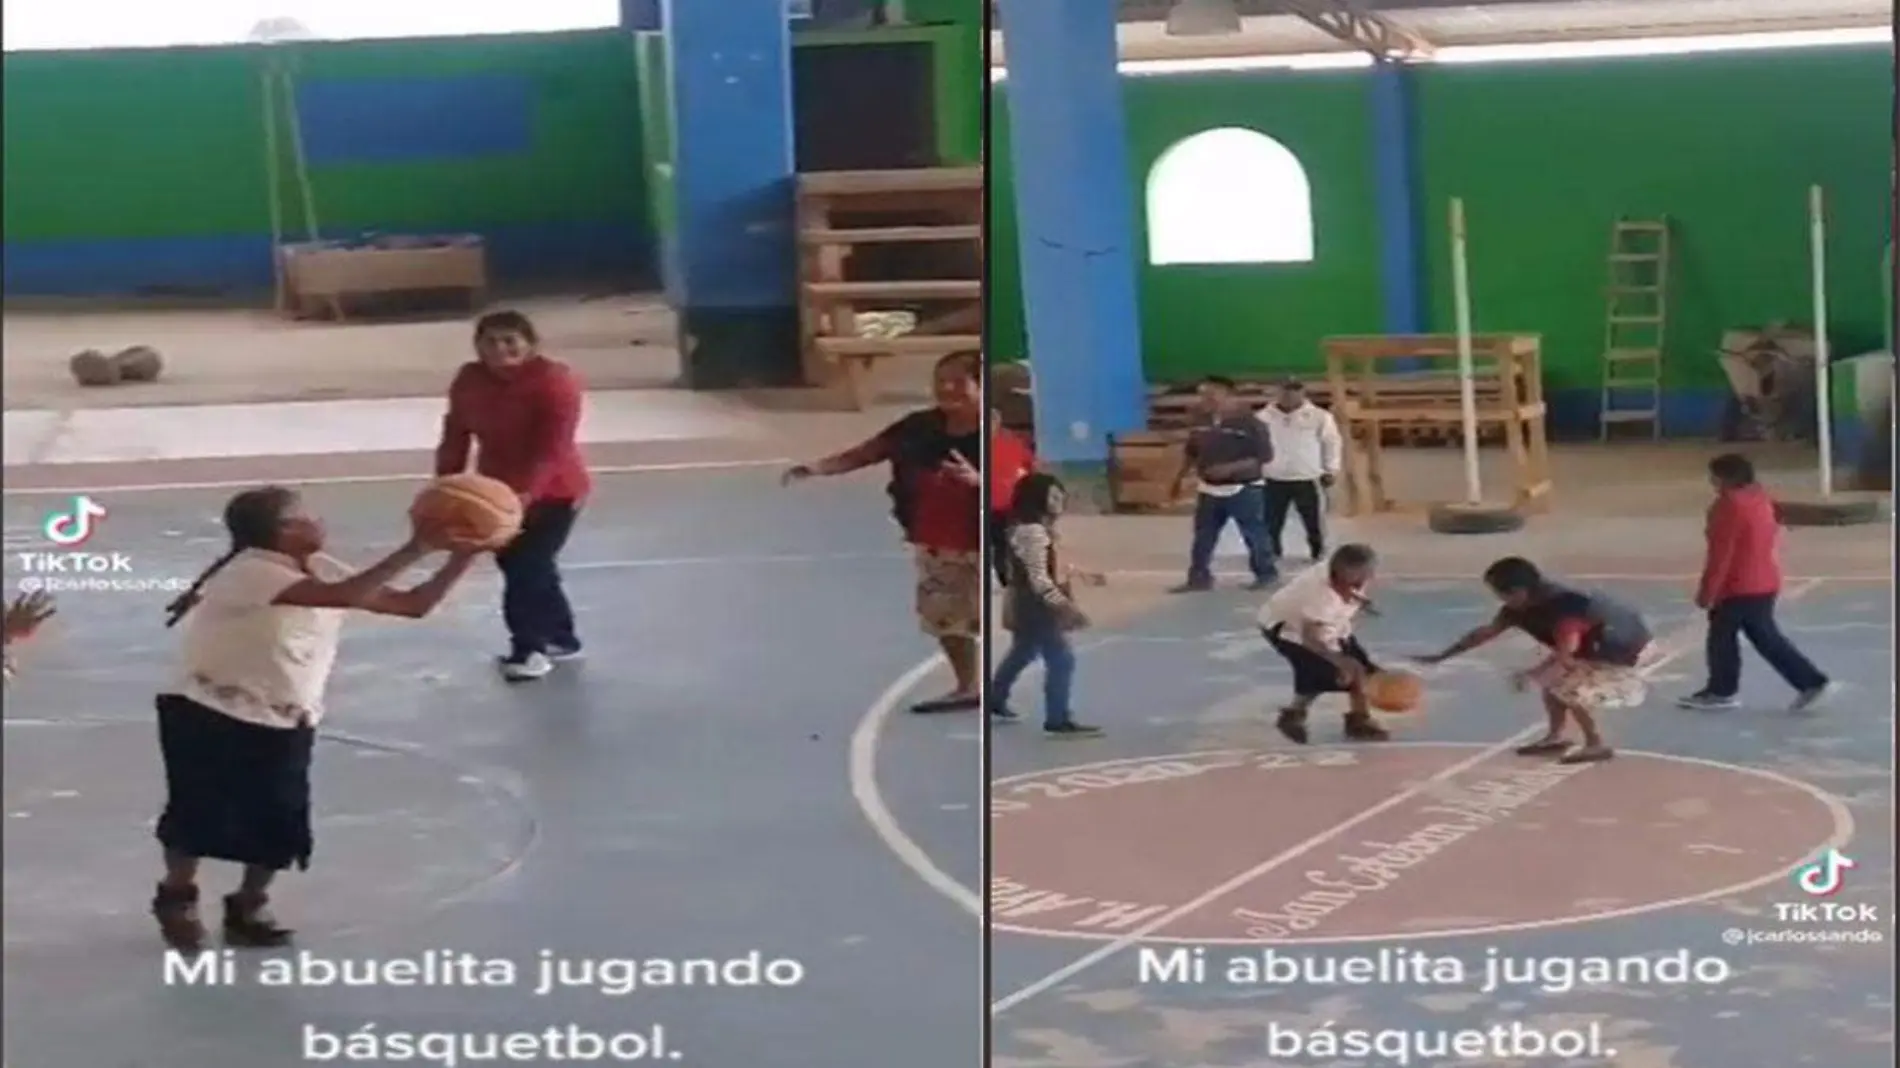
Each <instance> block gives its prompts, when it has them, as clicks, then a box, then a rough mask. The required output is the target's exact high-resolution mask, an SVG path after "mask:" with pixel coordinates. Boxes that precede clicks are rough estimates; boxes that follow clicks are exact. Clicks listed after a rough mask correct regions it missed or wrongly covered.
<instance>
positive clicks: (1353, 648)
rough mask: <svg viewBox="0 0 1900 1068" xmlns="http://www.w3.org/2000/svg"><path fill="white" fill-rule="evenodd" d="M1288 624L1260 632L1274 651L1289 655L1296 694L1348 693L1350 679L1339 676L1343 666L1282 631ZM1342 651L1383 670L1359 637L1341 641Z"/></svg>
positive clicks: (1367, 665)
mask: <svg viewBox="0 0 1900 1068" xmlns="http://www.w3.org/2000/svg"><path fill="white" fill-rule="evenodd" d="M1284 626H1285V624H1278V625H1275V626H1273V627H1271V628H1268V627H1262V628H1260V634H1261V636H1262V637H1264V638H1266V639H1267V644H1269V645H1271V646H1273V651H1274V652H1276V653H1279V654H1280V655H1281V656H1283V657H1285V658H1286V662H1287V666H1288V667H1291V668H1292V669H1293V693H1294V696H1296V697H1318V696H1319V695H1320V694H1326V693H1344V692H1346V690H1347V689H1348V687H1347V685H1346V680H1345V679H1342V678H1340V677H1339V669H1338V668H1337V667H1334V666H1333V664H1332V662H1331V661H1329V660H1327V659H1326V658H1325V657H1323V656H1321V655H1319V654H1318V653H1316V652H1314V651H1313V650H1311V649H1308V648H1307V647H1306V646H1305V645H1302V644H1301V643H1299V642H1297V641H1294V640H1293V639H1291V638H1289V637H1287V636H1286V635H1285V634H1284V633H1282V628H1283V627H1284ZM1339 651H1340V652H1342V653H1344V654H1346V656H1348V657H1350V658H1351V659H1353V660H1357V661H1358V662H1359V663H1360V664H1361V665H1362V666H1363V667H1364V668H1365V669H1366V671H1368V672H1373V671H1377V670H1379V669H1378V668H1377V667H1375V666H1374V665H1373V663H1372V657H1371V656H1370V655H1369V654H1368V653H1367V652H1366V647H1365V646H1363V645H1360V644H1359V639H1357V638H1347V639H1346V640H1345V641H1343V642H1341V643H1340V645H1339Z"/></svg>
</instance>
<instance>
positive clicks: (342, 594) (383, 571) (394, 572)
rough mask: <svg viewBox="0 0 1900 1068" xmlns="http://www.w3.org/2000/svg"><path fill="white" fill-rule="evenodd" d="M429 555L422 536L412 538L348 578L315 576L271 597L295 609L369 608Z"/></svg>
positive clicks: (298, 581)
mask: <svg viewBox="0 0 1900 1068" xmlns="http://www.w3.org/2000/svg"><path fill="white" fill-rule="evenodd" d="M426 555H428V549H427V548H426V547H425V546H424V545H423V544H422V542H421V541H420V540H419V539H415V538H411V539H410V540H409V541H408V542H407V543H406V544H404V545H403V547H402V548H400V549H397V550H396V551H395V552H393V553H390V554H389V555H388V556H385V557H383V558H382V559H381V560H378V561H377V562H375V563H374V564H371V565H370V566H368V567H366V568H364V569H363V570H361V571H358V572H357V573H356V574H354V575H351V576H349V577H348V578H344V579H339V580H337V581H334V582H331V581H326V580H324V579H320V578H318V577H316V576H314V575H312V576H310V577H308V578H303V579H299V580H297V581H296V582H293V583H291V584H290V585H289V586H286V587H285V588H284V589H283V591H282V592H281V593H279V594H278V595H277V596H276V597H274V598H272V599H271V603H272V604H274V605H283V606H286V607H294V608H358V609H368V608H369V607H370V602H371V601H373V600H374V599H375V598H376V597H377V596H378V595H379V594H381V593H382V592H383V587H385V586H388V585H389V584H390V582H392V581H394V580H395V579H396V577H397V576H399V575H401V574H402V573H403V572H405V571H407V570H409V569H410V568H411V567H413V566H415V564H416V561H418V560H421V559H422V558H423V557H424V556H426Z"/></svg>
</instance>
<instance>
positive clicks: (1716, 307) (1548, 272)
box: [1418, 49, 1893, 388]
mask: <svg viewBox="0 0 1900 1068" xmlns="http://www.w3.org/2000/svg"><path fill="white" fill-rule="evenodd" d="M1418 104H1419V112H1420V122H1421V125H1422V126H1423V128H1424V129H1426V130H1427V131H1430V132H1429V133H1428V134H1427V136H1426V138H1425V140H1424V159H1423V160H1422V167H1421V169H1422V170H1423V172H1424V176H1425V181H1424V186H1425V195H1426V197H1427V198H1428V203H1431V204H1433V205H1442V204H1443V203H1444V202H1445V200H1446V199H1447V198H1449V197H1451V196H1454V195H1455V196H1462V197H1464V198H1465V201H1466V205H1467V210H1468V211H1469V213H1470V227H1471V258H1472V283H1471V286H1472V307H1473V315H1474V319H1475V324H1476V326H1477V328H1478V329H1480V330H1535V331H1538V332H1541V333H1542V334H1543V335H1544V351H1545V354H1546V355H1545V359H1546V361H1547V363H1548V365H1549V368H1550V371H1549V376H1548V377H1549V380H1550V384H1551V386H1553V387H1554V388H1563V387H1567V386H1570V387H1575V386H1594V385H1596V383H1597V381H1598V379H1599V374H1598V370H1597V368H1598V363H1597V361H1598V359H1599V357H1600V356H1601V352H1602V348H1603V307H1602V301H1601V299H1600V298H1599V296H1598V295H1599V294H1600V293H1601V292H1602V287H1603V284H1604V273H1605V266H1604V256H1605V254H1606V252H1607V247H1606V246H1607V244H1608V235H1609V231H1610V225H1611V222H1612V221H1613V220H1614V219H1615V217H1616V216H1617V215H1618V214H1619V213H1621V214H1628V215H1633V216H1638V217H1653V216H1657V215H1664V214H1666V215H1668V216H1669V217H1670V219H1671V220H1672V223H1673V229H1672V236H1673V240H1674V243H1675V275H1674V278H1673V279H1672V283H1673V288H1672V290H1671V303H1672V307H1671V315H1672V320H1673V321H1672V323H1671V326H1670V337H1669V351H1668V357H1669V360H1668V363H1667V364H1666V365H1665V382H1666V384H1668V385H1674V386H1690V387H1693V386H1714V385H1719V384H1721V383H1722V382H1723V381H1724V379H1723V377H1722V373H1721V369H1720V367H1719V365H1718V364H1717V362H1716V358H1715V355H1714V351H1715V349H1716V347H1717V345H1718V344H1719V342H1720V338H1721V333H1722V331H1723V329H1725V328H1729V327H1736V326H1752V325H1761V324H1764V323H1767V322H1770V321H1774V320H1783V321H1787V322H1793V323H1809V322H1812V320H1813V315H1812V309H1813V282H1812V279H1811V275H1810V268H1809V264H1810V256H1809V236H1808V235H1809V228H1808V190H1809V187H1810V186H1813V185H1815V184H1819V185H1821V186H1823V187H1824V188H1825V189H1826V190H1827V195H1828V198H1829V201H1830V208H1829V212H1830V215H1831V218H1830V220H1829V234H1828V237H1829V240H1828V252H1829V256H1828V259H1829V264H1828V267H1829V270H1828V281H1829V300H1828V303H1829V317H1830V319H1831V321H1832V326H1833V331H1832V332H1833V333H1834V334H1835V335H1836V336H1837V339H1838V340H1837V345H1836V348H1837V351H1839V352H1841V353H1843V354H1849V353H1855V352H1862V351H1865V350H1867V349H1871V348H1874V347H1876V346H1878V344H1879V343H1880V335H1881V319H1882V314H1883V313H1882V301H1881V292H1880V285H1881V283H1880V257H1881V253H1882V249H1883V246H1884V244H1885V241H1886V238H1887V235H1888V234H1889V233H1890V232H1891V230H1890V226H1889V212H1890V208H1891V201H1890V199H1889V198H1890V197H1891V186H1890V180H1891V179H1890V175H1891V168H1892V152H1893V141H1892V136H1893V131H1892V125H1891V118H1892V114H1893V60H1892V55H1891V53H1890V52H1888V51H1886V50H1884V49H1872V50H1854V51H1851V52H1843V51H1834V50H1829V51H1821V50H1804V51H1798V52H1787V53H1782V54H1779V55H1763V54H1760V53H1755V54H1728V55H1707V56H1690V57H1674V58H1670V59H1666V60H1641V61H1636V60H1628V61H1623V62H1618V63H1605V64H1595V63H1592V64H1576V63H1551V64H1547V65H1543V66H1537V67H1519V66H1510V67H1502V66H1495V67H1494V66H1469V67H1450V66H1447V67H1438V68H1433V69H1432V70H1430V71H1429V72H1427V76H1426V77H1424V78H1421V79H1420V81H1419V96H1418ZM1513 159H1514V160H1515V161H1516V163H1515V165H1512V164H1511V163H1510V162H1509V161H1511V160H1513ZM1432 221H1433V222H1434V223H1436V224H1438V225H1435V226H1433V228H1432V229H1431V230H1430V237H1431V241H1430V242H1429V244H1428V249H1429V253H1428V255H1429V259H1428V262H1429V264H1430V266H1431V270H1430V277H1431V289H1432V295H1433V305H1432V307H1433V318H1434V321H1435V322H1437V323H1441V324H1443V323H1449V322H1450V321H1451V271H1450V267H1449V257H1450V252H1449V240H1448V238H1447V236H1446V228H1445V226H1444V225H1443V223H1442V216H1435V217H1434V218H1433V220H1432Z"/></svg>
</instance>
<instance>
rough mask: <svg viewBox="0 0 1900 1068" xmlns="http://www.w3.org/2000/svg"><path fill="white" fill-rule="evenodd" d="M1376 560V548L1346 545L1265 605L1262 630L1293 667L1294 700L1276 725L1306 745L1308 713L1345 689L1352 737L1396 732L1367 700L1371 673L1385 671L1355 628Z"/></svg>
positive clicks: (1369, 738) (1370, 738) (1368, 738)
mask: <svg viewBox="0 0 1900 1068" xmlns="http://www.w3.org/2000/svg"><path fill="white" fill-rule="evenodd" d="M1377 563H1378V558H1377V556H1376V555H1375V554H1374V553H1373V551H1372V548H1371V547H1370V546H1367V545H1342V546H1340V547H1339V548H1338V549H1336V550H1335V551H1334V552H1333V555H1332V556H1331V557H1329V558H1328V559H1327V561H1326V563H1325V564H1324V565H1321V566H1317V567H1309V568H1307V569H1306V570H1305V571H1302V572H1300V574H1299V575H1298V576H1296V577H1295V578H1294V579H1293V581H1291V582H1289V583H1287V584H1286V585H1285V586H1282V587H1281V588H1280V589H1279V590H1278V591H1276V592H1275V593H1274V594H1273V596H1271V597H1269V598H1267V603H1266V606H1265V607H1264V608H1262V609H1261V610H1260V633H1261V634H1262V635H1263V636H1264V637H1265V638H1266V639H1267V643H1268V644H1269V645H1272V646H1273V649H1274V651H1275V652H1277V653H1279V654H1280V655H1281V656H1282V657H1284V658H1285V659H1286V662H1287V664H1288V666H1290V667H1291V668H1292V669H1293V702H1292V703H1291V704H1289V705H1287V706H1286V707H1285V708H1282V709H1281V710H1280V716H1279V720H1278V722H1277V724H1276V726H1278V727H1279V729H1280V733H1281V734H1283V735H1285V736H1286V737H1287V739H1288V740H1289V741H1292V742H1294V743H1296V744H1298V745H1305V744H1306V743H1307V730H1306V715H1307V712H1308V710H1310V709H1311V708H1312V705H1313V702H1314V701H1315V700H1317V699H1318V698H1319V697H1320V696H1321V695H1323V694H1329V693H1343V694H1345V695H1346V698H1347V701H1348V702H1349V704H1348V707H1347V711H1346V737H1347V738H1348V739H1349V740H1352V741H1361V742H1382V741H1385V740H1386V739H1387V738H1389V737H1390V736H1391V735H1390V734H1389V733H1388V732H1387V731H1386V729H1385V728H1384V727H1383V726H1381V725H1380V724H1379V721H1378V720H1376V719H1375V718H1373V715H1372V707H1371V705H1370V704H1369V703H1368V701H1367V699H1366V679H1367V678H1369V677H1371V676H1372V675H1373V674H1375V673H1377V671H1378V670H1379V669H1378V668H1377V667H1375V666H1374V665H1373V663H1372V657H1371V655H1370V654H1368V653H1367V652H1366V649H1365V646H1363V645H1361V644H1359V639H1357V638H1355V637H1353V633H1352V630H1353V624H1354V622H1355V621H1356V620H1357V619H1358V616H1359V613H1360V611H1361V610H1363V609H1364V608H1365V607H1366V605H1367V604H1368V601H1367V598H1366V590H1367V588H1368V587H1369V586H1370V585H1371V584H1372V579H1373V575H1374V573H1375V571H1376V570H1377Z"/></svg>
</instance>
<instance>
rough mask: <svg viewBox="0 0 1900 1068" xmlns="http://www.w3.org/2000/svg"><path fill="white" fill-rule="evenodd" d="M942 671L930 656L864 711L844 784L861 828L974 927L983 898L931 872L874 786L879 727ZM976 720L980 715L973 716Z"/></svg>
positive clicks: (930, 863)
mask: <svg viewBox="0 0 1900 1068" xmlns="http://www.w3.org/2000/svg"><path fill="white" fill-rule="evenodd" d="M1115 640H1116V638H1115V636H1113V635H1103V636H1102V637H1099V638H1095V639H1093V640H1091V641H1087V642H1082V643H1080V644H1078V645H1077V646H1076V652H1078V653H1080V652H1086V651H1088V650H1090V649H1095V648H1099V647H1101V646H1104V645H1107V644H1109V643H1110V642H1113V641H1115ZM942 666H944V659H943V657H941V656H933V657H931V658H930V659H928V660H926V661H924V662H923V663H921V664H918V665H916V666H915V667H913V668H911V669H910V670H909V671H906V672H904V674H903V675H902V676H901V677H900V678H899V679H898V680H897V681H896V682H893V683H891V684H890V686H889V687H887V688H886V689H885V690H884V692H883V693H881V694H878V696H877V700H875V701H872V702H871V707H869V708H867V709H865V711H864V718H863V719H860V720H859V721H858V725H857V728H856V729H855V730H853V731H852V732H851V751H850V759H849V761H848V764H847V767H848V772H847V776H846V777H847V778H848V779H849V781H850V783H851V797H852V799H853V800H855V801H856V802H857V803H858V811H859V812H861V813H863V815H864V822H866V823H868V824H870V825H871V831H872V832H873V833H875V834H876V835H877V836H878V839H879V840H881V841H882V842H883V843H884V845H885V848H887V849H889V850H890V851H891V853H892V854H893V855H894V856H896V857H897V859H898V861H899V862H900V863H901V864H903V865H904V867H906V868H909V869H910V871H911V874H913V875H915V876H917V878H919V879H921V880H923V883H924V885H925V886H928V887H930V888H931V889H932V890H935V891H936V892H937V893H939V894H942V895H943V896H944V897H946V898H949V899H950V900H951V901H952V902H954V903H955V904H956V906H957V907H958V908H961V909H962V910H963V911H965V912H967V913H969V914H970V915H971V916H972V917H974V918H975V919H976V920H977V921H978V922H981V921H982V920H983V919H984V918H985V917H984V908H983V895H982V894H981V893H979V892H978V891H975V890H972V889H970V888H969V887H967V886H965V885H963V884H962V883H960V882H958V881H957V879H956V877H955V876H953V875H951V874H950V873H948V872H946V871H944V870H943V869H942V868H940V867H938V866H937V862H936V861H935V860H932V859H931V856H930V854H929V853H928V852H926V851H925V850H924V848H923V847H922V846H920V845H918V844H917V841H916V840H915V839H913V838H912V837H911V836H910V835H909V834H908V833H906V832H905V830H904V827H903V825H902V824H900V823H899V822H898V821H897V817H896V816H895V815H893V814H892V813H891V807H890V806H889V805H888V804H886V803H885V801H884V791H883V788H882V787H880V786H879V785H878V781H877V754H878V743H879V742H880V741H881V740H882V739H883V736H884V727H885V724H887V723H889V722H890V719H891V716H892V715H893V714H895V713H896V712H897V708H898V706H899V705H901V704H903V703H904V698H905V697H907V696H909V694H910V692H911V691H912V690H914V689H916V688H917V687H918V685H920V684H921V683H922V682H923V681H924V680H925V679H927V678H929V677H930V675H931V673H932V672H935V671H936V670H937V669H938V668H939V667H942ZM977 714H978V715H983V713H981V712H978V713H977ZM978 789H980V790H981V791H982V792H983V795H984V796H987V795H988V794H989V789H990V784H989V783H988V782H983V783H980V784H978Z"/></svg>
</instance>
